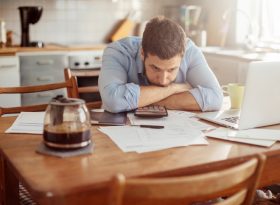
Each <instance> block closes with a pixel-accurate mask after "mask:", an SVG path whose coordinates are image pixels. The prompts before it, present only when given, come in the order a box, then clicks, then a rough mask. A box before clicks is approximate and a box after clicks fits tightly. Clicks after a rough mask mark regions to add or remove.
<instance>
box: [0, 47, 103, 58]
mask: <svg viewBox="0 0 280 205" xmlns="http://www.w3.org/2000/svg"><path fill="white" fill-rule="evenodd" d="M105 47H106V45H105V44H99V45H69V46H64V45H58V44H47V45H46V46H45V47H43V48H37V47H19V46H15V47H7V48H0V56H14V55H16V54H17V53H21V52H42V51H67V52H68V51H69V52H70V51H92V50H103V49H104V48H105Z"/></svg>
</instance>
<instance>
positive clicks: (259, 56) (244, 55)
mask: <svg viewBox="0 0 280 205" xmlns="http://www.w3.org/2000/svg"><path fill="white" fill-rule="evenodd" d="M201 50H202V52H203V53H205V54H210V55H218V56H222V57H228V58H233V59H237V60H241V61H265V60H267V61H279V60H280V52H260V51H246V50H242V49H230V48H221V47H203V48H201Z"/></svg>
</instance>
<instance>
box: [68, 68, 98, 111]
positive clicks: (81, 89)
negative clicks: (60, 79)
mask: <svg viewBox="0 0 280 205" xmlns="http://www.w3.org/2000/svg"><path fill="white" fill-rule="evenodd" d="M98 76H99V70H96V69H84V70H83V69H81V70H77V69H76V70H70V69H69V68H65V69H64V77H65V80H68V79H70V78H72V77H74V78H75V80H76V84H77V85H78V93H79V97H80V98H82V99H84V100H85V101H86V103H87V107H88V108H90V109H94V108H101V106H102V101H101V98H100V94H99V90H98V85H97V80H98ZM79 79H81V80H83V79H90V80H91V79H95V81H96V82H95V83H96V85H90V86H80V83H79ZM87 96H94V97H95V98H94V99H88V97H87Z"/></svg>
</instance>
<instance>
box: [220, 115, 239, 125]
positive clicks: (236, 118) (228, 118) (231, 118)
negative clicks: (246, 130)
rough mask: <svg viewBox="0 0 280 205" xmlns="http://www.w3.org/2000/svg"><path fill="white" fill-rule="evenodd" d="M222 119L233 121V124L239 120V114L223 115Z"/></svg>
mask: <svg viewBox="0 0 280 205" xmlns="http://www.w3.org/2000/svg"><path fill="white" fill-rule="evenodd" d="M222 120H225V121H227V122H230V123H233V124H237V123H238V121H239V116H234V117H225V118H222Z"/></svg>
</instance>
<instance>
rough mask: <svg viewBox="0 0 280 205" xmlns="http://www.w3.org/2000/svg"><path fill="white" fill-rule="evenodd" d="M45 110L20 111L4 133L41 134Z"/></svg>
mask: <svg viewBox="0 0 280 205" xmlns="http://www.w3.org/2000/svg"><path fill="white" fill-rule="evenodd" d="M44 116H45V112H21V113H20V114H19V116H18V117H17V119H16V120H15V121H14V123H13V124H12V126H11V127H10V128H9V129H7V130H6V131H5V133H28V134H43V125H44Z"/></svg>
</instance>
